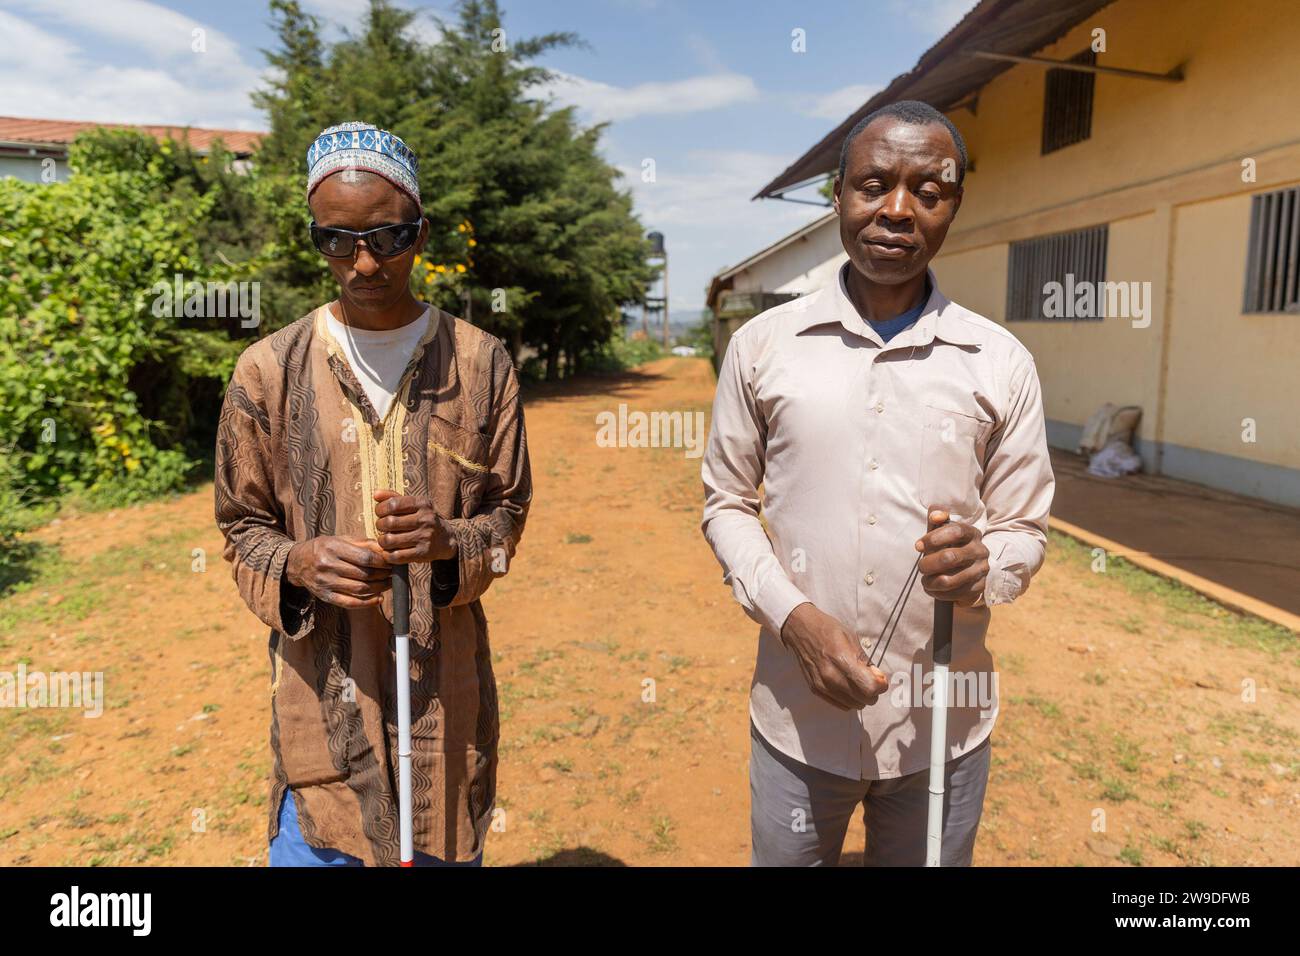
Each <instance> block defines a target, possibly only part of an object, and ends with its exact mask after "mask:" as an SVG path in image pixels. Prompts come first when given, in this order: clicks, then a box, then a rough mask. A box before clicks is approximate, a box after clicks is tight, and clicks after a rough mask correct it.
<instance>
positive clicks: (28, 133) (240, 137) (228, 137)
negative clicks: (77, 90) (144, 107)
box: [0, 116, 266, 156]
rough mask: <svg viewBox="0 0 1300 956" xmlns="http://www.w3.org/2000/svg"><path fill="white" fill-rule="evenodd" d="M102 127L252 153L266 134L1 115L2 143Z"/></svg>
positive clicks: (62, 139)
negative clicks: (217, 143) (222, 145)
mask: <svg viewBox="0 0 1300 956" xmlns="http://www.w3.org/2000/svg"><path fill="white" fill-rule="evenodd" d="M98 126H102V127H106V128H108V129H138V130H140V131H142V132H145V133H148V134H149V135H150V136H153V137H155V138H156V139H167V138H171V139H175V140H178V141H181V140H183V141H187V142H188V143H189V144H190V145H191V146H193V147H194V148H195V149H197V150H199V151H200V152H204V151H206V150H208V149H209V148H211V146H212V143H213V141H214V140H217V139H221V140H222V142H224V143H225V144H226V148H227V149H229V150H230V151H231V152H233V153H235V154H236V155H240V156H244V155H247V154H249V153H251V152H252V151H253V150H254V149H256V148H257V146H258V144H259V143H261V141H262V137H263V136H265V135H266V134H265V133H255V132H249V131H247V130H241V129H205V128H202V127H197V126H191V127H188V128H187V127H184V126H137V125H133V124H130V123H91V122H77V121H68V120H50V119H28V118H23V117H18V116H0V143H24V144H26V143H31V144H33V145H36V144H52V143H71V142H72V140H73V139H74V138H76V136H77V134H78V133H80V132H83V131H84V130H88V129H94V128H95V127H98Z"/></svg>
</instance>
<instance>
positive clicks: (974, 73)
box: [754, 0, 1114, 199]
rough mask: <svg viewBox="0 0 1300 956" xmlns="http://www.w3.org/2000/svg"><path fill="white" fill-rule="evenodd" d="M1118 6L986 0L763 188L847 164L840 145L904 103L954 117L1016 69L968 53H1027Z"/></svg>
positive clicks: (1100, 0)
mask: <svg viewBox="0 0 1300 956" xmlns="http://www.w3.org/2000/svg"><path fill="white" fill-rule="evenodd" d="M1112 2H1114V0H980V3H979V4H977V5H976V6H975V7H974V9H972V10H971V11H970V12H969V13H967V14H966V16H964V17H962V19H961V22H960V23H958V24H957V25H956V26H955V27H953V28H952V29H951V30H949V31H948V32H947V33H946V34H945V35H944V37H943V39H941V40H940V41H939V42H938V43H936V44H935V45H934V46H932V47H930V49H929V50H927V51H926V52H925V53H924V54H922V56H921V58H920V59H919V60H917V61H916V66H914V67H912V69H911V71H909V72H907V73H904V74H903V75H902V76H898V77H895V78H894V80H893V82H891V83H890V84H889V86H887V87H885V89H883V90H881V91H880V92H879V93H877V94H876V95H875V96H873V97H872V98H871V99H869V100H867V102H866V103H864V104H863V105H862V106H861V107H860V108H859V109H858V110H857V111H855V112H854V113H853V114H852V115H851V116H849V117H848V119H846V120H845V121H844V122H843V123H841V124H840V125H839V126H837V127H835V129H833V130H831V131H830V132H829V133H827V134H826V136H824V137H823V138H822V140H821V141H820V142H819V143H817V145H816V146H814V147H813V148H812V149H810V150H808V152H806V153H804V154H803V155H802V156H800V157H799V158H798V159H797V160H795V161H794V163H792V164H791V165H790V166H789V167H787V168H786V170H785V171H784V172H783V173H781V175H779V176H777V177H776V178H775V179H774V180H772V181H771V182H770V183H768V184H767V185H766V186H764V187H763V188H762V189H760V190H759V191H758V192H757V193H756V194H755V195H754V198H755V199H761V198H764V197H767V196H774V195H776V194H778V193H781V192H783V191H785V190H787V189H790V188H791V187H793V186H799V185H803V184H805V183H808V182H811V181H813V180H814V179H818V178H820V177H822V176H825V175H826V174H827V173H829V172H831V171H832V170H834V169H836V168H837V167H838V166H839V162H840V147H841V146H842V145H843V143H844V137H845V136H847V135H848V133H849V130H851V129H853V126H854V124H855V123H857V121H858V120H860V119H862V118H863V117H864V116H866V115H867V114H868V113H871V112H873V111H874V110H877V109H879V108H880V107H882V106H886V105H888V104H889V103H895V102H897V101H899V100H922V101H924V102H926V103H929V104H930V105H931V106H933V107H934V108H935V109H938V110H942V111H947V110H950V109H952V108H953V107H954V106H956V105H958V104H959V103H961V102H962V101H963V100H964V99H966V98H967V97H968V96H970V95H971V94H972V93H974V92H976V91H977V90H979V89H980V88H981V87H983V86H984V85H985V84H986V83H988V82H989V81H990V80H992V79H993V78H994V77H996V76H998V75H999V74H1001V73H1004V72H1006V71H1007V70H1009V69H1011V67H1012V66H1013V65H1014V64H1011V63H1004V62H998V61H995V60H985V59H978V58H976V57H972V56H964V55H962V51H963V50H983V51H989V52H993V53H1010V54H1015V55H1026V54H1029V53H1033V52H1034V51H1035V50H1039V49H1042V48H1043V47H1045V46H1047V45H1048V44H1050V43H1053V42H1055V41H1056V40H1059V39H1060V38H1061V37H1062V36H1064V35H1065V34H1066V33H1068V32H1069V31H1070V30H1071V29H1072V28H1074V27H1075V26H1077V25H1078V24H1079V23H1081V22H1083V21H1084V20H1086V19H1087V18H1088V17H1090V16H1092V14H1094V13H1096V12H1097V11H1098V10H1100V9H1101V8H1102V7H1104V6H1108V5H1109V4H1110V3H1112Z"/></svg>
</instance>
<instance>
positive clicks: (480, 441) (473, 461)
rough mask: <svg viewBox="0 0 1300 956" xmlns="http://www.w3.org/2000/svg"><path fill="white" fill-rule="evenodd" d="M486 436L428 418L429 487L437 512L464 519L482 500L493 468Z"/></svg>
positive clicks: (436, 417)
mask: <svg viewBox="0 0 1300 956" xmlns="http://www.w3.org/2000/svg"><path fill="white" fill-rule="evenodd" d="M488 445H489V443H488V437H487V436H486V435H483V434H480V433H479V432H476V431H474V430H472V429H469V428H465V427H464V426H462V425H457V424H456V423H454V422H450V421H447V420H446V419H445V418H439V417H438V416H436V415H435V416H433V417H432V418H430V419H429V441H428V449H427V451H428V456H429V486H430V487H431V488H432V489H433V499H434V504H435V506H436V507H437V509H438V513H439V514H446V515H450V516H451V517H453V518H465V517H469V516H471V515H473V514H474V513H475V512H476V511H478V508H479V505H481V504H482V503H483V497H484V495H485V493H486V491H487V487H488V482H489V480H490V479H491V477H492V469H491V467H490V466H489V465H488Z"/></svg>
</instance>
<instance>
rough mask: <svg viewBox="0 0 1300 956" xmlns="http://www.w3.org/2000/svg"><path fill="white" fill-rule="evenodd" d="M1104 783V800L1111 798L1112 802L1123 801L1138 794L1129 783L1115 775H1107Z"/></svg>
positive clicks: (1102, 796)
mask: <svg viewBox="0 0 1300 956" xmlns="http://www.w3.org/2000/svg"><path fill="white" fill-rule="evenodd" d="M1102 783H1103V787H1102V791H1101V798H1102V799H1103V800H1109V801H1111V802H1112V803H1123V802H1124V801H1125V800H1133V799H1135V798H1136V796H1137V794H1135V793H1134V792H1133V791H1132V789H1131V788H1130V787H1129V786H1128V784H1126V783H1124V782H1123V781H1122V780H1117V779H1116V778H1114V777H1107V778H1106V779H1105V780H1103V781H1102Z"/></svg>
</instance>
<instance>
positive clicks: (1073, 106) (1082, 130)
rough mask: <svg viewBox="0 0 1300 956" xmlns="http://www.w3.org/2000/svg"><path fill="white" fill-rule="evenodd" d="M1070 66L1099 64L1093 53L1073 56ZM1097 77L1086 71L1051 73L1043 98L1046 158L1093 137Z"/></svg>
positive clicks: (1057, 71) (1044, 150)
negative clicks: (1093, 112)
mask: <svg viewBox="0 0 1300 956" xmlns="http://www.w3.org/2000/svg"><path fill="white" fill-rule="evenodd" d="M1069 62H1070V63H1087V64H1090V65H1096V63H1097V54H1096V53H1094V52H1093V51H1092V50H1084V51H1083V52H1082V53H1080V54H1077V55H1076V56H1072V57H1070V59H1069ZM1096 82H1097V74H1095V73H1085V72H1083V71H1082V70H1063V69H1060V68H1059V67H1058V68H1055V69H1051V70H1048V71H1047V91H1046V94H1045V95H1044V96H1043V155H1044V156H1046V155H1047V154H1048V153H1054V152H1056V150H1058V149H1063V148H1065V147H1066V146H1069V145H1071V144H1072V143H1079V142H1082V141H1083V140H1085V139H1087V138H1088V137H1089V136H1091V135H1092V91H1093V88H1094V87H1095V86H1096Z"/></svg>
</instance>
